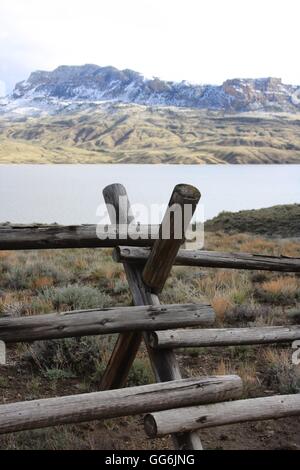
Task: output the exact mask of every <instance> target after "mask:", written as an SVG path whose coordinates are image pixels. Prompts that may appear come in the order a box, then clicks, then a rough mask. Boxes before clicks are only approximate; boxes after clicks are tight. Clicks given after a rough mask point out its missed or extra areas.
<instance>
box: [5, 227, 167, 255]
mask: <svg viewBox="0 0 300 470" xmlns="http://www.w3.org/2000/svg"><path fill="white" fill-rule="evenodd" d="M126 230H127V231H125V232H124V231H123V232H120V231H119V230H118V229H117V228H116V226H115V225H100V224H99V225H57V224H53V225H11V224H0V250H41V249H61V248H110V247H116V246H118V245H126V246H127V245H133V246H151V245H153V244H154V243H155V241H156V240H155V239H153V238H151V237H150V235H151V234H152V235H153V236H154V237H157V236H158V230H159V226H158V225H140V224H137V225H133V224H132V225H130V226H129V227H128V228H127V227H126Z"/></svg>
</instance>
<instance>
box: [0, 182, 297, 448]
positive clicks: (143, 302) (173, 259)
mask: <svg viewBox="0 0 300 470" xmlns="http://www.w3.org/2000/svg"><path fill="white" fill-rule="evenodd" d="M103 195H104V199H105V202H106V203H107V205H108V210H109V207H113V208H114V209H115V214H119V217H122V219H123V220H125V221H126V223H127V224H128V226H129V225H131V229H130V228H129V230H128V233H127V235H126V236H125V237H124V234H122V237H121V236H119V235H120V234H119V233H118V229H117V228H116V227H118V223H117V225H116V227H115V226H112V225H111V226H97V227H96V226H95V225H80V226H59V225H48V226H46V225H27V226H25V225H11V224H4V225H1V226H0V250H27V249H61V248H107V247H114V248H115V250H114V259H115V260H116V261H117V262H121V263H123V266H124V270H125V272H126V276H127V281H128V284H129V288H130V291H131V294H132V298H133V303H134V306H133V307H118V308H108V309H94V310H82V311H77V312H65V313H59V314H48V315H36V316H33V317H21V318H1V319H0V340H2V341H4V342H6V343H16V342H26V341H37V340H45V339H58V338H66V337H72V336H87V335H100V334H111V333H119V336H118V339H117V341H116V344H115V348H114V350H113V353H112V355H111V357H110V360H109V362H108V365H107V368H106V370H105V372H104V375H103V377H102V382H101V391H99V392H94V393H88V394H81V395H72V396H67V397H55V398H48V399H41V400H32V401H26V402H19V403H12V404H8V405H0V433H8V432H14V431H20V430H25V429H34V428H41V427H48V426H55V425H58V424H66V423H77V422H82V421H89V420H95V419H105V418H112V417H117V416H124V415H134V414H141V413H143V414H144V413H147V414H146V416H145V421H144V422H145V431H146V433H147V435H148V436H150V437H156V436H162V435H165V434H171V435H172V437H173V441H174V446H175V447H176V448H178V449H194V450H196V449H198V450H199V449H202V444H201V440H200V435H199V430H200V429H202V428H204V427H212V426H218V425H224V424H230V423H236V422H243V421H252V420H263V419H270V418H279V417H284V416H293V415H300V394H294V395H282V396H274V397H263V398H254V399H250V400H249V399H248V400H240V399H239V398H240V397H241V394H242V381H241V379H240V378H239V377H238V376H236V375H225V376H209V377H198V378H191V379H183V378H182V376H181V372H180V368H179V364H178V362H177V359H176V356H175V352H174V349H176V348H181V347H197V346H229V345H241V344H244V345H245V344H266V343H279V342H288V341H293V340H295V339H300V326H299V325H296V326H277V327H273V326H272V327H253V328H224V329H218V328H209V329H208V328H207V327H208V326H210V327H211V326H212V325H213V323H214V319H215V315H214V311H213V309H212V307H211V306H210V305H207V304H200V305H199V304H198V305H195V304H185V305H161V304H160V301H159V297H158V294H159V293H160V292H161V291H162V290H163V287H164V284H165V282H166V280H167V278H168V276H169V274H170V271H171V268H172V266H173V265H174V264H177V265H185V266H201V267H217V268H230V269H251V270H253V269H258V270H270V271H281V272H300V259H299V258H290V257H282V256H281V257H276V256H261V255H257V254H246V253H218V252H212V251H203V250H193V251H192V250H184V249H182V248H181V246H182V243H183V241H184V240H183V238H184V237H183V238H182V239H176V238H175V237H174V227H173V226H172V224H171V227H170V228H171V232H170V237H169V238H168V239H163V238H162V236H161V234H162V226H163V223H164V220H166V219H167V218H169V219H170V215H171V212H172V208H173V207H175V206H176V207H179V208H181V209H183V208H184V205H185V204H187V203H188V204H190V205H192V208H193V211H194V210H195V208H196V205H197V203H198V201H199V199H200V194H199V192H198V190H196V189H195V188H194V187H192V186H189V185H177V186H176V187H175V189H174V191H173V193H172V196H171V199H170V202H169V205H168V209H167V211H166V214H165V217H164V219H163V221H162V224H161V225H160V226H151V227H150V226H146V225H144V226H143V225H139V232H140V233H141V237H140V238H139V239H136V238H134V239H133V237H131V234H130V230H133V228H132V224H133V223H134V219H133V216H132V214H131V211H130V203H129V200H128V197H127V193H126V190H125V188H124V187H123V186H122V185H120V184H113V185H110V186H108V187H106V188H105V189H104V191H103ZM120 197H122V198H123V199H124V198H126V199H127V204H125V205H122V206H120V205H119V201H120ZM124 207H125V209H124ZM124 210H125V212H124ZM193 211H192V212H193ZM191 216H192V213H191ZM171 220H173V219H172V217H171ZM117 222H118V220H117ZM189 222H190V220H185V225H184V227H183V229H184V230H186V228H187V224H188V223H189ZM184 230H183V233H184ZM150 232H151V233H152V234H153V233H156V234H157V236H156V237H155V236H154V237H152V238H151V237H147V234H149V233H150ZM99 233H100V234H101V233H102V234H103V237H101V236H100V237H99ZM105 234H106V236H104V235H105ZM112 235H114V236H112ZM195 326H198V327H201V329H195V328H193V329H189V327H195ZM183 328H184V329H183ZM142 341H144V342H145V344H146V347H147V352H148V355H149V358H150V361H151V365H152V368H153V371H154V374H155V378H156V381H157V383H155V384H151V385H144V386H139V387H130V388H123V386H124V384H125V383H126V379H127V376H128V373H129V370H130V368H131V365H132V363H133V361H134V359H135V356H136V354H137V351H138V349H139V347H140V344H141V342H142Z"/></svg>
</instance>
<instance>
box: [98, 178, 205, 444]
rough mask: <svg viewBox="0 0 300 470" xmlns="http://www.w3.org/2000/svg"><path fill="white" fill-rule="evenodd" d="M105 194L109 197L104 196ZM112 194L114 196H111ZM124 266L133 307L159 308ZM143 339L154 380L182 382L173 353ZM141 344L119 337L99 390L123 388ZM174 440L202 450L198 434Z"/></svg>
mask: <svg viewBox="0 0 300 470" xmlns="http://www.w3.org/2000/svg"><path fill="white" fill-rule="evenodd" d="M120 192H121V193H122V194H123V195H124V192H125V193H126V190H125V188H122V189H121V188H120V185H110V186H109V187H107V188H105V190H104V191H103V194H104V198H105V201H106V202H108V201H109V202H112V201H114V204H118V202H119V198H118V194H119V193H120ZM107 194H108V195H109V197H107ZM112 194H113V195H114V196H111V195H112ZM128 207H129V204H128ZM116 210H117V211H119V210H121V208H120V207H116ZM178 248H179V245H178ZM176 254H177V253H175V256H176ZM123 264H124V269H125V272H126V275H127V280H128V284H129V287H130V290H131V293H132V296H133V301H134V303H135V305H159V304H160V302H159V299H158V297H157V295H156V294H154V293H152V292H151V290H150V289H149V288H148V287H147V286H146V285H145V284H144V282H143V279H142V270H141V267H140V266H138V265H134V264H131V263H130V264H129V263H126V262H125V263H123ZM143 336H144V340H145V343H146V346H147V350H148V354H149V357H150V360H151V364H152V368H153V371H154V373H155V376H156V379H157V381H159V382H167V381H172V380H178V379H181V373H180V369H179V365H178V362H177V359H176V357H175V353H174V352H173V351H172V350H164V351H155V350H153V349H152V348H151V346H150V344H149V338H148V335H147V334H146V333H145V334H144V335H143ZM140 342H141V335H137V334H134V333H128V334H123V335H119V337H118V340H117V343H116V346H115V348H114V351H113V353H112V356H111V358H110V360H109V363H108V366H107V370H106V371H105V373H104V377H103V381H102V383H101V387H102V389H103V388H104V387H108V386H111V384H114V387H120V386H122V385H123V383H124V382H125V380H126V378H127V374H128V371H129V369H130V367H131V365H132V363H133V361H134V358H135V356H136V353H137V350H138V348H139V345H140ZM120 365H121V367H120ZM173 440H174V444H175V446H176V448H179V449H194V450H197V449H198V450H201V449H202V444H201V440H200V437H199V435H198V433H197V432H192V433H180V434H178V435H174V436H173Z"/></svg>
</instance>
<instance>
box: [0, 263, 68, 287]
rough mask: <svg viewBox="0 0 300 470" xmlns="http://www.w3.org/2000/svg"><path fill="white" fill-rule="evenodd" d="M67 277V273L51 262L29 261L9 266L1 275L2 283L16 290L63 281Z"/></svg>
mask: <svg viewBox="0 0 300 470" xmlns="http://www.w3.org/2000/svg"><path fill="white" fill-rule="evenodd" d="M67 279H68V276H67V273H66V272H65V271H64V270H63V269H58V268H57V267H56V266H54V265H53V264H51V263H45V262H44V263H43V262H40V261H30V262H27V263H26V262H25V263H24V264H22V263H18V264H16V265H15V264H13V265H11V266H9V267H8V269H7V270H6V272H5V273H4V276H3V285H4V287H6V288H9V289H16V290H18V289H29V288H33V289H39V288H41V287H45V285H48V286H49V285H53V284H58V283H60V282H65V281H66V280H67Z"/></svg>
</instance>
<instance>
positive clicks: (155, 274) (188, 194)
mask: <svg viewBox="0 0 300 470" xmlns="http://www.w3.org/2000/svg"><path fill="white" fill-rule="evenodd" d="M200 196H201V195H200V193H199V191H198V189H196V188H194V187H193V186H190V185H187V184H178V185H177V186H175V188H174V191H173V193H172V196H171V199H170V202H169V207H168V209H167V211H166V213H165V216H164V218H163V221H162V223H161V226H160V229H159V239H158V240H156V242H155V243H154V245H153V248H152V250H151V253H150V256H149V258H148V260H147V263H146V265H145V267H144V271H143V281H144V283H145V284H146V285H147V286H149V287H150V288H151V290H152V292H155V293H157V294H158V293H159V292H161V291H162V289H163V287H164V285H165V282H166V280H167V278H168V276H169V274H170V271H171V269H172V266H173V264H174V261H175V258H176V256H177V253H178V251H179V248H180V246H181V245H182V243H183V241H184V237H185V232H186V229H187V228H188V225H189V223H190V222H191V218H192V216H193V214H194V212H195V209H196V206H197V204H198V202H199V199H200ZM180 237H181V238H180Z"/></svg>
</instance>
